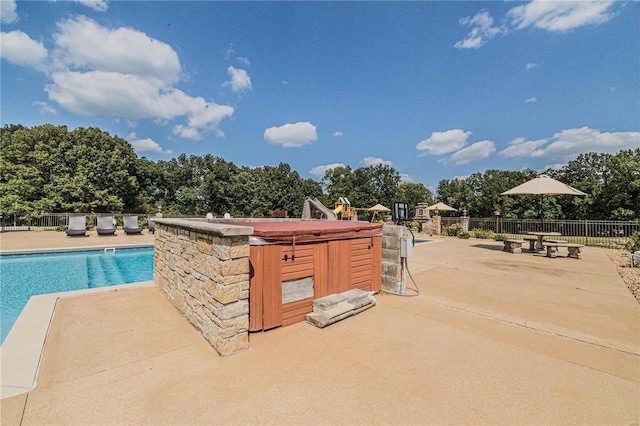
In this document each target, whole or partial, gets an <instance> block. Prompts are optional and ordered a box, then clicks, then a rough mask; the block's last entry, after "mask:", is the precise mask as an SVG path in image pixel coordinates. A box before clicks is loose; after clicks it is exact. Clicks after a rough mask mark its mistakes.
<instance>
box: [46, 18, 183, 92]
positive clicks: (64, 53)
mask: <svg viewBox="0 0 640 426" xmlns="http://www.w3.org/2000/svg"><path fill="white" fill-rule="evenodd" d="M54 40H55V43H56V49H55V51H54V53H53V56H54V57H55V60H56V61H58V62H59V63H60V65H61V66H62V68H63V69H66V68H67V67H69V68H71V69H77V70H82V71H84V70H88V71H92V70H100V71H110V72H117V73H121V74H125V75H127V74H133V75H136V76H138V77H145V78H154V79H158V80H160V81H161V82H163V83H165V84H175V83H177V82H178V80H179V79H180V74H181V72H182V69H181V66H180V61H179V59H178V54H177V53H176V52H175V51H174V50H173V49H172V48H171V46H169V45H168V44H166V43H163V42H161V41H159V40H156V39H153V38H151V37H149V36H147V35H146V34H144V33H142V32H140V31H137V30H134V29H131V28H117V29H113V30H112V29H109V28H105V27H102V26H100V25H98V24H97V23H96V22H95V21H93V20H91V19H89V18H87V17H85V16H79V17H76V18H72V19H67V20H64V21H62V22H59V23H58V32H57V33H56V34H54Z"/></svg>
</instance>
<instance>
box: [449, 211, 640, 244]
mask: <svg viewBox="0 0 640 426" xmlns="http://www.w3.org/2000/svg"><path fill="white" fill-rule="evenodd" d="M443 224H444V222H443ZM474 229H482V230H485V231H493V232H495V233H496V234H501V235H504V236H507V237H510V238H513V237H521V236H524V235H526V234H527V232H534V231H542V232H558V233H560V234H561V235H562V239H564V240H567V241H569V242H575V243H579V244H584V245H587V246H597V247H610V248H620V247H624V245H625V244H626V243H627V241H628V240H629V238H630V237H631V236H633V235H634V234H636V233H640V222H638V221H620V220H550V219H544V220H539V219H502V218H499V217H497V218H471V219H470V220H469V230H470V231H472V230H474Z"/></svg>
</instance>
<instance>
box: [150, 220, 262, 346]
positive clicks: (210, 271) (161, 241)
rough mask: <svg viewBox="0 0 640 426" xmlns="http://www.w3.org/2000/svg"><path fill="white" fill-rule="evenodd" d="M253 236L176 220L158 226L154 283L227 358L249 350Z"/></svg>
mask: <svg viewBox="0 0 640 426" xmlns="http://www.w3.org/2000/svg"><path fill="white" fill-rule="evenodd" d="M172 222H173V223H172ZM252 233H253V229H252V228H250V227H238V226H232V227H231V228H229V227H226V228H225V227H222V226H221V225H217V224H216V225H214V224H206V223H205V224H201V223H198V222H190V221H185V220H175V219H163V220H161V221H158V223H157V224H156V238H155V250H154V253H155V254H154V256H155V257H154V272H153V281H154V283H155V285H156V286H157V287H158V288H159V289H160V291H162V292H163V293H164V295H165V297H166V298H167V299H168V300H169V301H170V302H171V303H172V304H173V305H174V306H175V307H176V308H177V309H178V310H179V311H180V312H181V313H182V315H183V316H184V317H185V318H186V319H187V320H188V321H189V322H190V323H191V324H192V325H193V326H194V327H195V328H196V329H197V330H198V331H199V332H200V333H201V334H202V336H203V337H204V338H205V339H206V340H207V341H208V342H209V343H210V344H211V345H212V346H213V347H214V348H215V349H216V351H218V353H219V354H220V355H223V356H226V355H232V354H235V353H238V352H241V351H243V350H245V349H247V348H248V347H249V235H250V234H252Z"/></svg>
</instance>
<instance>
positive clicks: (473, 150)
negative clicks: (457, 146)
mask: <svg viewBox="0 0 640 426" xmlns="http://www.w3.org/2000/svg"><path fill="white" fill-rule="evenodd" d="M495 150H496V147H495V144H494V143H493V142H492V141H489V140H485V141H480V142H476V143H474V144H472V145H469V146H468V147H466V148H462V149H461V150H459V151H457V152H456V153H455V154H453V155H452V156H451V161H453V163H454V164H456V165H463V164H469V163H471V162H473V161H478V160H482V159H483V158H487V157H488V156H489V155H491V153H492V152H494V151H495Z"/></svg>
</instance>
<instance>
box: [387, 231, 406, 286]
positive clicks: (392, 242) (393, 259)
mask: <svg viewBox="0 0 640 426" xmlns="http://www.w3.org/2000/svg"><path fill="white" fill-rule="evenodd" d="M403 235H404V226H397V225H384V226H383V227H382V290H387V291H390V292H394V293H399V292H400V290H401V288H400V287H401V284H402V283H401V281H402V265H401V261H400V239H401V237H402V236H403Z"/></svg>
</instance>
